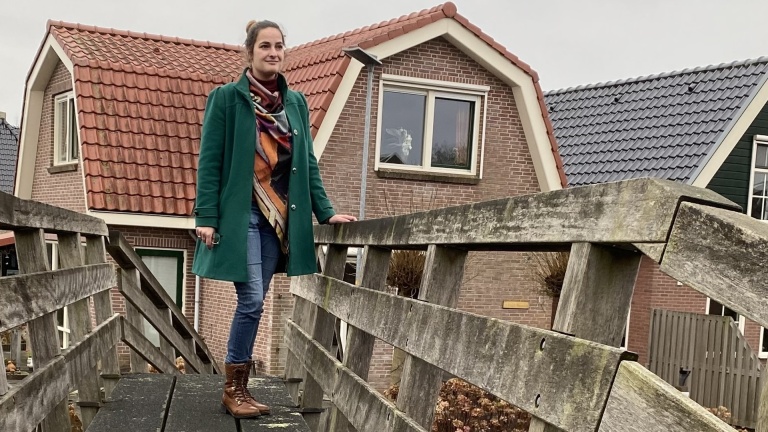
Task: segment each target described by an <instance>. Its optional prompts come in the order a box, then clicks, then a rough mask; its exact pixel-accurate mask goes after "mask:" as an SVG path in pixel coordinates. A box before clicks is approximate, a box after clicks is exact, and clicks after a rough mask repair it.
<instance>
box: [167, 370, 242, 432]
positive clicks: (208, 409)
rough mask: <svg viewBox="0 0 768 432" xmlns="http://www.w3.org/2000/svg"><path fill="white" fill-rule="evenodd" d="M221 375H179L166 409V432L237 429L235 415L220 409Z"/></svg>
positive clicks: (226, 430) (226, 431)
mask: <svg viewBox="0 0 768 432" xmlns="http://www.w3.org/2000/svg"><path fill="white" fill-rule="evenodd" d="M223 384H224V383H223V381H222V378H221V376H220V375H180V376H178V377H177V378H176V386H175V388H174V390H173V401H172V402H171V404H170V409H169V410H168V419H167V421H166V424H165V429H164V430H165V432H204V431H222V432H228V431H232V432H235V431H237V430H238V428H237V424H236V422H235V419H234V417H232V416H230V415H228V414H224V413H222V412H221V411H220V407H221V392H222V388H223Z"/></svg>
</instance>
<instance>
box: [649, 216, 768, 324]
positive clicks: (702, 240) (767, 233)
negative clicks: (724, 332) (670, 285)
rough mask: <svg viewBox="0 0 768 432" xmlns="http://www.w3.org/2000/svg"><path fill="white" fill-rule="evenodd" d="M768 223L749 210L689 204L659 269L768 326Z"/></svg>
mask: <svg viewBox="0 0 768 432" xmlns="http://www.w3.org/2000/svg"><path fill="white" fill-rule="evenodd" d="M766 262H768V225H767V224H765V223H764V222H760V221H759V220H757V219H754V218H751V217H749V216H747V215H745V214H741V213H736V212H733V211H728V210H723V209H717V208H711V207H706V206H703V205H699V204H692V203H685V204H683V205H681V206H680V210H679V212H678V215H677V218H676V219H675V223H674V226H673V227H672V232H671V233H670V236H669V243H668V245H667V249H666V252H665V253H664V258H663V260H662V262H661V271H663V272H664V273H666V274H668V275H670V276H672V277H673V278H675V279H677V280H679V281H681V282H683V283H685V284H686V285H688V286H690V287H692V288H694V289H695V290H697V291H699V292H701V293H703V294H705V295H707V296H709V297H710V298H713V299H715V300H717V301H718V302H719V303H721V304H723V305H725V306H728V307H729V308H731V309H733V310H735V311H736V312H739V313H740V314H742V315H744V316H746V317H747V318H749V319H751V320H754V321H756V322H757V323H759V324H760V325H761V326H763V327H768V278H766V277H765V274H766V273H765V263H766Z"/></svg>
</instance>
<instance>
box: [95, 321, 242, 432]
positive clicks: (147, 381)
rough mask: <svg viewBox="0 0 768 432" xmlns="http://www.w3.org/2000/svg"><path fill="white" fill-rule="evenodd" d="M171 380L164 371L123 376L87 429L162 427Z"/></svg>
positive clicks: (97, 431)
mask: <svg viewBox="0 0 768 432" xmlns="http://www.w3.org/2000/svg"><path fill="white" fill-rule="evenodd" d="M125 324H127V322H125V321H123V325H125ZM174 382H175V377H174V376H173V375H166V374H130V375H125V376H123V377H122V378H121V379H120V383H119V384H118V386H117V387H116V388H115V391H114V392H113V393H112V397H111V398H110V400H109V401H108V402H107V403H106V404H104V406H103V407H102V408H101V410H99V414H98V415H96V418H95V419H94V421H93V423H91V427H90V429H88V432H113V431H119V430H126V429H130V430H134V431H161V430H163V425H164V424H165V416H166V411H167V410H168V405H169V403H170V401H171V395H172V393H173V385H174ZM233 430H234V429H233Z"/></svg>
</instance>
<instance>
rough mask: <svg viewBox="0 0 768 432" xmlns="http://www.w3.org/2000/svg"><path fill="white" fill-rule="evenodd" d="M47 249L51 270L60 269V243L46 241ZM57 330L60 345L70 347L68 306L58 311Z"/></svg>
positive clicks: (65, 347)
mask: <svg viewBox="0 0 768 432" xmlns="http://www.w3.org/2000/svg"><path fill="white" fill-rule="evenodd" d="M45 249H46V251H47V252H48V266H49V268H50V269H51V270H58V269H59V244H58V243H54V242H46V243H45ZM56 330H57V331H58V334H59V346H60V347H61V349H67V348H69V335H70V329H69V313H68V310H67V307H66V306H64V307H63V308H61V309H59V310H57V311H56Z"/></svg>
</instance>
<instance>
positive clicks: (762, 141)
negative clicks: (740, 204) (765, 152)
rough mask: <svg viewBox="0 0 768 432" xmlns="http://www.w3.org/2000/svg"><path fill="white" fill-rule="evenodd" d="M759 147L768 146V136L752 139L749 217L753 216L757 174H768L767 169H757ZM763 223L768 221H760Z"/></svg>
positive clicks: (748, 200)
mask: <svg viewBox="0 0 768 432" xmlns="http://www.w3.org/2000/svg"><path fill="white" fill-rule="evenodd" d="M758 145H766V146H768V136H766V135H755V136H754V137H753V138H752V161H751V162H750V165H749V195H748V199H747V215H748V216H750V217H751V216H752V198H753V197H754V195H753V194H752V191H753V190H754V184H755V172H759V173H763V174H768V169H765V168H756V167H755V160H756V159H757V146H758ZM758 220H759V221H761V222H768V219H758Z"/></svg>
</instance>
